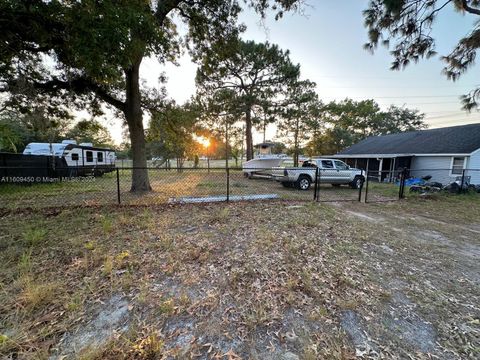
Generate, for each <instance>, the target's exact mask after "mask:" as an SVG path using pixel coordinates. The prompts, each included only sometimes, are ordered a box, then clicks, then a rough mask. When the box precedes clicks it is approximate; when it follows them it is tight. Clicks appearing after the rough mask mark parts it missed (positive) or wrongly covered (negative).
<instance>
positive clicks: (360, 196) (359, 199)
mask: <svg viewBox="0 0 480 360" xmlns="http://www.w3.org/2000/svg"><path fill="white" fill-rule="evenodd" d="M361 174H362V175H363V170H362V173H361ZM362 189H363V181H362V182H361V184H360V187H359V188H358V202H361V201H362Z"/></svg>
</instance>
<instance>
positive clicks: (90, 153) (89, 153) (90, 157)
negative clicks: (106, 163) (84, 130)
mask: <svg viewBox="0 0 480 360" xmlns="http://www.w3.org/2000/svg"><path fill="white" fill-rule="evenodd" d="M85 154H86V155H87V162H93V152H91V151H85Z"/></svg>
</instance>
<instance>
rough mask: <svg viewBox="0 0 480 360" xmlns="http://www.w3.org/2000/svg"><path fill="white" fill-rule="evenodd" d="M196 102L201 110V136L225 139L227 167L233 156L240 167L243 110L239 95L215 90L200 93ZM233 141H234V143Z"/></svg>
mask: <svg viewBox="0 0 480 360" xmlns="http://www.w3.org/2000/svg"><path fill="white" fill-rule="evenodd" d="M196 102H197V104H198V106H199V107H200V109H201V113H202V115H201V118H200V121H201V123H202V127H203V128H204V129H208V131H206V130H204V131H203V133H201V135H203V136H207V137H209V136H210V135H213V136H214V137H217V138H220V139H223V141H224V154H223V155H224V157H225V165H226V167H228V160H229V158H230V156H231V155H232V156H233V157H234V158H235V162H236V164H237V165H238V157H239V155H241V154H240V152H241V150H240V146H238V145H239V144H238V143H239V140H240V141H241V140H242V138H241V134H240V132H241V129H240V128H239V126H238V122H239V119H240V118H241V109H239V107H238V100H237V94H236V92H235V91H234V90H232V89H228V88H227V89H214V90H211V91H199V92H198V94H197V97H196ZM232 140H233V141H232Z"/></svg>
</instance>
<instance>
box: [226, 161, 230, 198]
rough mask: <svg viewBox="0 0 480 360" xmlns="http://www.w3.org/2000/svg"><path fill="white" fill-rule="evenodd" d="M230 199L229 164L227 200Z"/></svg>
mask: <svg viewBox="0 0 480 360" xmlns="http://www.w3.org/2000/svg"><path fill="white" fill-rule="evenodd" d="M229 201H230V168H229V167H228V166H227V202H229Z"/></svg>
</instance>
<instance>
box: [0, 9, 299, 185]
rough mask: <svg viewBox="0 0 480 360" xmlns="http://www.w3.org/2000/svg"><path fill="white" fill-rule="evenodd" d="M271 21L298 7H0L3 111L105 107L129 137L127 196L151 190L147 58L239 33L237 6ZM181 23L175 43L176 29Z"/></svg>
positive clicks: (200, 47) (170, 56)
mask: <svg viewBox="0 0 480 360" xmlns="http://www.w3.org/2000/svg"><path fill="white" fill-rule="evenodd" d="M242 5H244V6H251V7H252V8H253V9H254V10H255V11H257V12H258V13H260V14H261V15H262V16H265V13H266V12H267V11H268V9H270V8H275V11H276V17H277V18H279V17H281V16H282V14H283V12H284V11H289V10H295V9H297V8H298V6H300V5H301V0H232V1H224V0H156V1H149V0H104V1H96V0H82V1H78V0H49V1H47V0H1V1H0V26H1V28H0V90H1V91H2V92H5V93H8V94H9V98H8V104H7V105H5V106H11V107H13V106H16V107H21V108H22V109H23V110H24V111H28V109H29V108H30V107H31V104H33V103H34V104H39V103H42V104H45V105H48V106H51V107H52V111H54V110H55V108H56V107H57V105H58V106H60V105H64V104H65V103H68V104H69V106H70V107H73V106H76V107H77V108H82V109H83V108H88V109H89V110H91V111H92V112H94V113H95V112H99V111H100V110H101V105H102V104H107V105H108V106H110V107H112V108H113V109H114V110H116V111H117V113H118V114H120V115H121V116H122V117H123V118H124V120H125V121H126V123H127V125H128V129H129V134H130V140H131V146H132V156H133V164H134V170H133V173H132V186H131V190H132V191H147V190H150V184H149V179H148V172H147V170H146V169H145V167H146V164H147V163H146V153H145V134H144V126H143V113H144V111H145V110H146V109H148V106H149V104H150V103H151V102H149V101H146V100H148V99H146V98H145V97H146V95H145V94H146V91H144V90H145V89H144V88H142V86H141V81H140V66H141V63H142V60H143V59H145V58H146V57H155V58H157V59H158V60H159V62H161V63H162V62H166V61H173V60H174V59H175V57H176V56H177V55H178V54H179V50H180V49H181V48H182V47H185V46H186V44H188V45H189V49H190V50H191V52H192V54H193V55H194V57H195V58H196V59H199V58H200V57H202V55H203V54H204V53H205V50H208V49H210V48H211V47H212V46H211V45H212V44H214V43H216V42H222V41H223V39H224V38H225V37H226V36H230V35H229V34H233V36H235V34H237V33H238V31H239V27H238V25H237V21H236V20H237V15H238V13H239V12H240V11H241V6H242ZM178 23H184V24H186V27H187V33H188V34H187V36H186V38H184V39H180V37H179V36H178V34H177V31H176V25H177V24H178Z"/></svg>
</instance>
